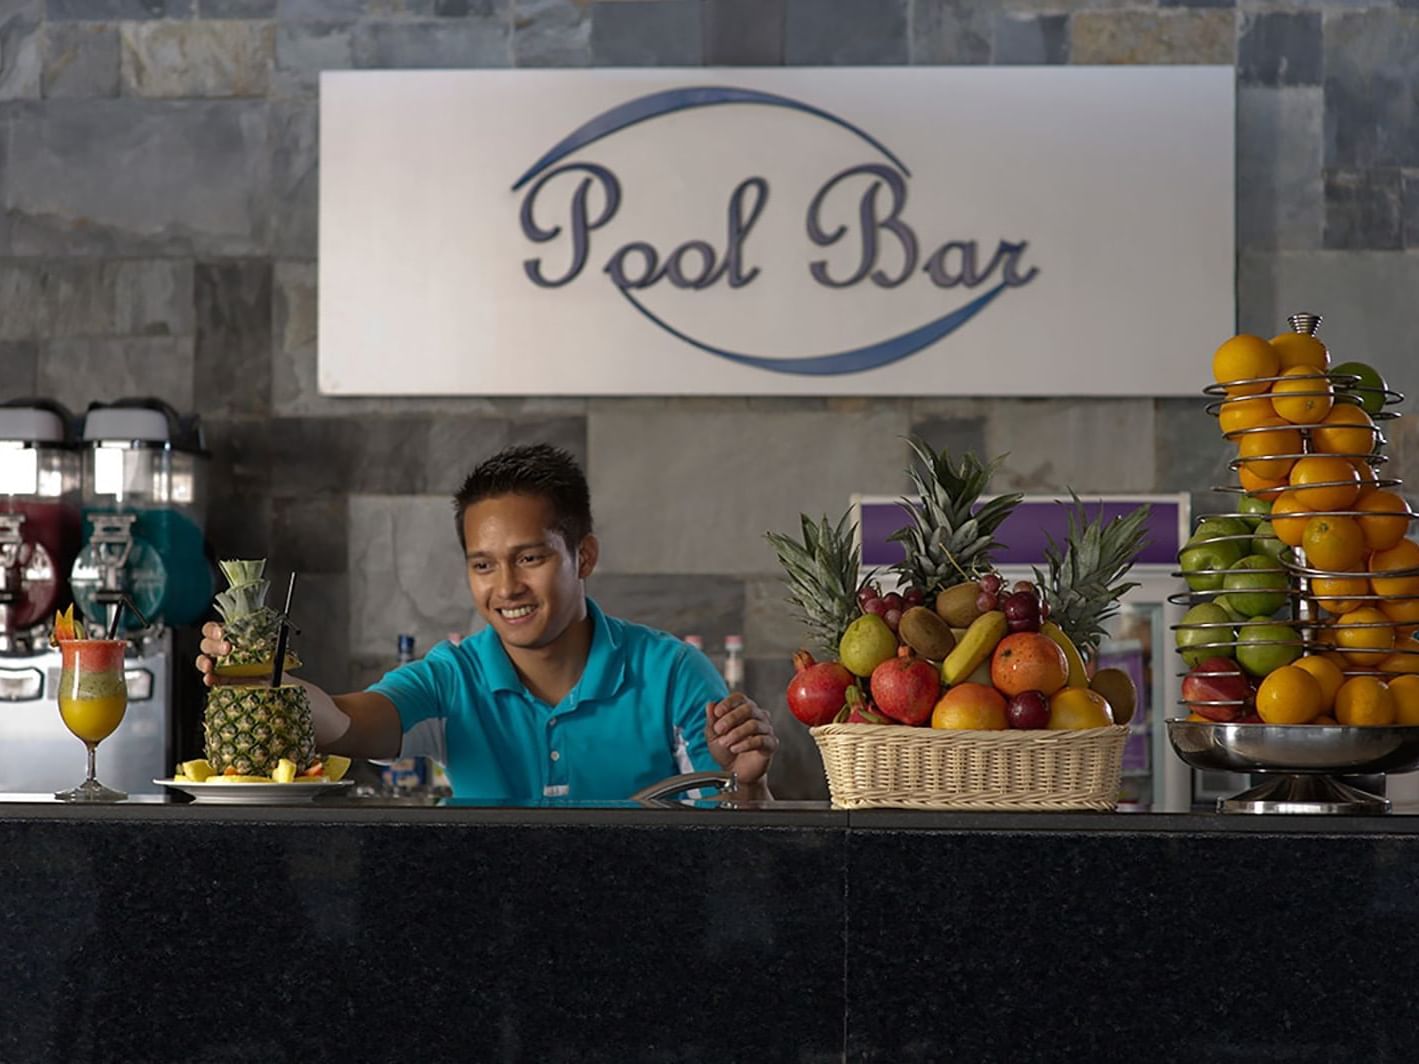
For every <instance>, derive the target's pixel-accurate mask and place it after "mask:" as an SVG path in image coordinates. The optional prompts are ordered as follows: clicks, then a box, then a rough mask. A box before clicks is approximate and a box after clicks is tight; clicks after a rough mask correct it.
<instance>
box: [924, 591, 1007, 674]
mask: <svg viewBox="0 0 1419 1064" xmlns="http://www.w3.org/2000/svg"><path fill="white" fill-rule="evenodd" d="M1009 630H1010V626H1009V625H1008V624H1006V623H1005V614H1003V613H1001V612H1000V611H999V610H991V611H990V612H989V613H982V614H981V615H980V616H979V617H977V618H976V619H975V620H974V621H972V622H971V626H970V627H969V628H967V629H966V634H965V635H963V636H962V637H961V640H960V642H958V643H957V644H956V649H955V650H953V651H951V653H949V654H947V655H946V660H945V661H943V662H942V663H941V680H942V682H943V683H945V684H946V686H947V687H950V686H951V685H952V684H957V683H960V682H961V681H962V680H964V679H965V678H966V677H967V676H969V675H970V674H971V673H973V672H975V671H976V669H977V668H979V667H980V664H981V663H982V662H983V661H985V660H986V659H987V658H988V657H990V652H991V651H992V650H994V649H995V645H996V644H997V643H999V642H1000V641H1001V640H1002V639H1004V638H1005V634H1006V632H1008V631H1009Z"/></svg>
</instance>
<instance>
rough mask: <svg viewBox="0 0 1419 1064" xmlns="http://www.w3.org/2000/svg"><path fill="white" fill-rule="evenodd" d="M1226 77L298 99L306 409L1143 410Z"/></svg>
mask: <svg viewBox="0 0 1419 1064" xmlns="http://www.w3.org/2000/svg"><path fill="white" fill-rule="evenodd" d="M1234 81H1235V75H1234V72H1233V71H1232V69H1231V68H1230V67H1015V68H1011V67H996V68H990V67H975V68H959V67H935V68H888V69H857V68H852V69H847V68H837V67H834V68H817V69H754V70H743V69H737V70H704V69H696V70H688V69H684V70H682V69H674V70H672V69H663V68H662V69H648V70H539V71H531V70H512V71H358V72H330V73H325V74H323V75H322V76H321V100H320V107H321V111H320V265H319V270H320V274H319V284H320V325H319V330H320V354H319V379H320V388H321V391H323V392H326V393H329V394H334V395H362V394H384V395H434V394H462V395H636V394H640V395H667V394H702V395H724V394H737V395H742V394H758V395H783V394H797V395H843V394H846V395H923V396H927V395H1172V394H1193V393H1195V392H1196V391H1197V390H1198V388H1199V387H1201V385H1202V384H1204V383H1205V382H1206V378H1207V371H1208V367H1209V365H1210V361H1209V360H1210V358H1211V354H1212V351H1213V350H1214V349H1215V347H1216V346H1217V344H1218V343H1219V342H1221V340H1223V339H1225V338H1226V337H1227V336H1228V335H1230V334H1231V332H1232V331H1233V323H1234V320H1235V304H1234V294H1233V274H1234V266H1233V244H1234V239H1233V124H1234V123H1233V114H1234Z"/></svg>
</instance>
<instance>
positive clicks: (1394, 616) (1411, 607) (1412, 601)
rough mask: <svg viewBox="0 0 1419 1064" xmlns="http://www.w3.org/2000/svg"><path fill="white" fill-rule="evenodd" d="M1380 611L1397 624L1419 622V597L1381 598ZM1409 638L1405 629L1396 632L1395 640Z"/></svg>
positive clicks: (1405, 624) (1406, 624)
mask: <svg viewBox="0 0 1419 1064" xmlns="http://www.w3.org/2000/svg"><path fill="white" fill-rule="evenodd" d="M1379 607H1380V612H1381V613H1383V614H1384V615H1385V616H1386V617H1388V618H1389V619H1390V620H1391V621H1393V622H1394V623H1395V626H1396V627H1398V626H1400V625H1404V626H1406V628H1407V626H1409V625H1412V624H1419V598H1407V599H1381V600H1380V603H1379ZM1401 638H1404V639H1408V638H1409V636H1407V635H1405V634H1404V632H1403V630H1401V631H1396V632H1395V642H1398V641H1399V640H1400V639H1401Z"/></svg>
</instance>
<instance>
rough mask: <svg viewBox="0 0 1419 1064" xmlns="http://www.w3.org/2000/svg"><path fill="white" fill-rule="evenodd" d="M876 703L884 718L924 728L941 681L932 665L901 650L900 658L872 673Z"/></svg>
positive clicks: (905, 650) (873, 693)
mask: <svg viewBox="0 0 1419 1064" xmlns="http://www.w3.org/2000/svg"><path fill="white" fill-rule="evenodd" d="M871 688H872V701H873V702H875V703H876V704H877V709H878V710H879V711H880V712H881V713H882V714H883V716H887V717H890V718H891V719H892V720H894V721H896V722H897V723H899V724H921V723H922V722H924V721H925V720H926V719H927V718H928V717H930V716H931V711H932V709H934V708H935V706H936V699H937V697H938V696H939V695H940V694H941V681H940V679H939V677H938V675H937V672H936V669H935V667H934V666H932V664H931V663H930V662H927V661H923V660H922V659H921V658H919V657H917V656H916V655H915V654H913V653H912V652H911V648H910V647H905V646H904V647H899V648H898V649H897V656H896V657H895V658H889V659H887V660H886V661H884V662H882V664H881V665H878V666H877V668H875V669H873V670H872V681H871Z"/></svg>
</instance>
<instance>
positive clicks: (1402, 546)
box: [1370, 539, 1419, 597]
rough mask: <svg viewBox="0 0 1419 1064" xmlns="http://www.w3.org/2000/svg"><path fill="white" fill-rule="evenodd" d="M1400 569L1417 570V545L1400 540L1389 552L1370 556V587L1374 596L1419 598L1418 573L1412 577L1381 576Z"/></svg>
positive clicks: (1418, 559)
mask: <svg viewBox="0 0 1419 1064" xmlns="http://www.w3.org/2000/svg"><path fill="white" fill-rule="evenodd" d="M1400 569H1419V543H1415V542H1414V541H1413V540H1412V539H1401V540H1400V541H1399V542H1398V543H1396V544H1395V545H1394V546H1393V547H1391V548H1390V549H1389V550H1377V551H1375V553H1373V554H1371V555H1370V586H1371V587H1373V588H1374V589H1375V594H1376V595H1404V596H1414V597H1419V573H1416V574H1415V575H1412V576H1383V575H1381V574H1383V573H1387V572H1394V571H1396V570H1400Z"/></svg>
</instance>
